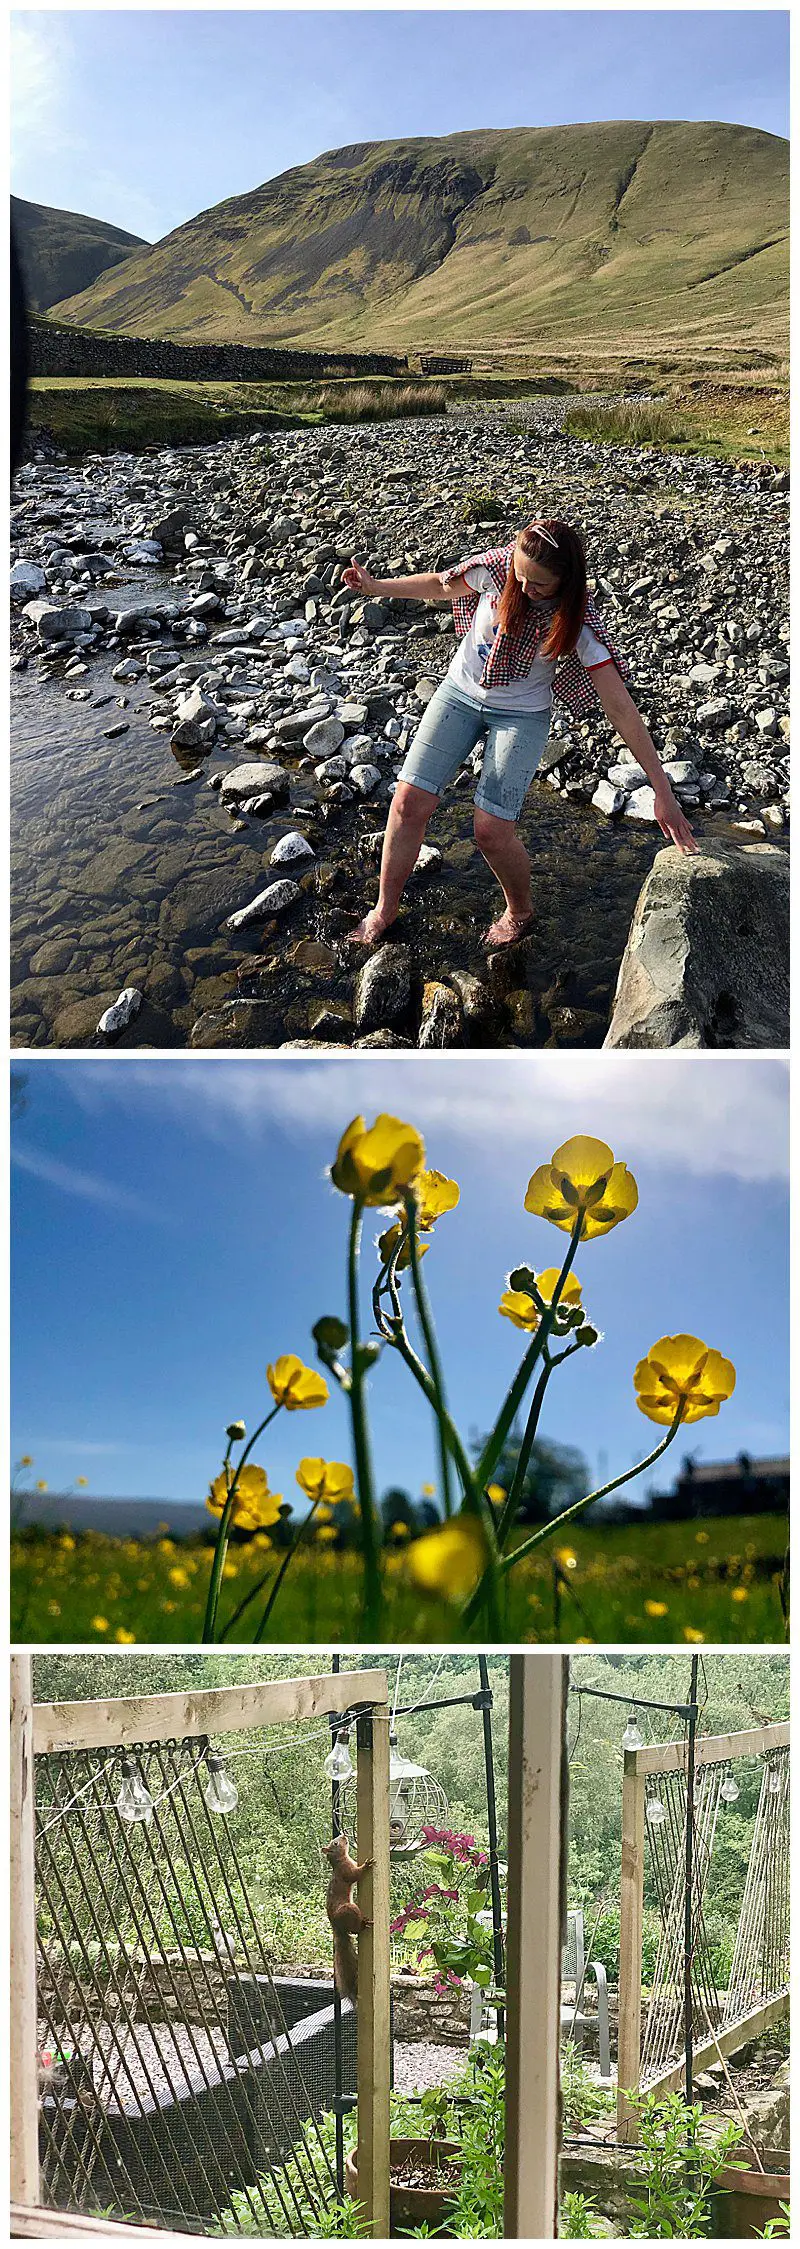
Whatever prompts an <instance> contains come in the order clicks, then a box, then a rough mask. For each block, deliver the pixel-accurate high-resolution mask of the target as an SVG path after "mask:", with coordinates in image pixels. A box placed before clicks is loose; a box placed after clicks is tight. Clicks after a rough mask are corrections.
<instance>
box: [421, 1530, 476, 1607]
mask: <svg viewBox="0 0 800 2249" xmlns="http://www.w3.org/2000/svg"><path fill="white" fill-rule="evenodd" d="M487 1560H488V1545H487V1541H486V1533H485V1531H484V1529H483V1525H482V1523H481V1522H480V1519H479V1517H478V1516H477V1515H464V1514H462V1515H454V1516H453V1517H452V1519H451V1521H450V1522H449V1523H443V1524H442V1527H441V1530H436V1531H426V1532H425V1536H424V1538H418V1539H415V1541H414V1544H413V1546H412V1547H411V1548H410V1550H409V1556H408V1567H409V1570H410V1573H411V1576H412V1578H413V1580H414V1583H415V1585H417V1586H418V1587H419V1588H420V1591H421V1592H423V1593H436V1594H438V1595H439V1597H440V1599H441V1600H444V1601H454V1602H455V1601H466V1600H467V1599H468V1598H469V1595H470V1593H474V1591H475V1587H476V1585H477V1583H478V1579H479V1577H480V1576H481V1574H482V1572H483V1570H484V1569H485V1567H486V1563H487Z"/></svg>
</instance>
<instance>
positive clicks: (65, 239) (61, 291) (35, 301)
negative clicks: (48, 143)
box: [11, 195, 149, 312]
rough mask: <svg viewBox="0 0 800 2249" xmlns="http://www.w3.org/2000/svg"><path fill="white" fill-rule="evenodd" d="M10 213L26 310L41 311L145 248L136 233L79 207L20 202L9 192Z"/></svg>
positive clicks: (18, 197) (82, 287)
mask: <svg viewBox="0 0 800 2249" xmlns="http://www.w3.org/2000/svg"><path fill="white" fill-rule="evenodd" d="M11 217H12V220H13V224H14V232H15V235H16V239H17V249H18V251H19V259H20V264H21V267H22V273H23V278H24V281H25V289H26V293H27V298H28V303H29V305H30V308H31V311H32V312H46V311H47V310H48V308H49V306H50V305H54V304H57V303H58V300H59V298H60V297H70V296H74V295H75V293H76V291H77V290H80V289H88V288H89V287H90V285H91V283H92V282H93V281H96V280H97V276H98V274H100V273H104V272H105V270H106V267H107V266H117V265H119V264H120V262H121V260H122V259H123V258H129V257H130V255H131V252H132V250H142V249H145V250H146V249H148V248H149V244H148V243H146V242H145V241H144V238H143V236H142V235H141V234H124V233H123V232H122V229H121V227H118V226H106V225H105V224H104V222H103V220H102V219H86V218H84V217H83V215H82V213H81V212H80V211H51V210H50V208H49V206H48V205H47V204H46V203H25V202H23V201H22V198H21V197H20V196H19V195H12V197H11Z"/></svg>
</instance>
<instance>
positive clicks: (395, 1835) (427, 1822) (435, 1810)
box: [341, 1734, 450, 1861]
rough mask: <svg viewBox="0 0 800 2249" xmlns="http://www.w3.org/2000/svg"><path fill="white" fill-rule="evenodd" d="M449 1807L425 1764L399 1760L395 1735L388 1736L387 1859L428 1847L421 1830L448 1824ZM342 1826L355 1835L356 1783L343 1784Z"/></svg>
mask: <svg viewBox="0 0 800 2249" xmlns="http://www.w3.org/2000/svg"><path fill="white" fill-rule="evenodd" d="M449 1810H450V1807H449V1804H448V1801H447V1797H446V1795H445V1791H444V1789H443V1788H442V1786H441V1783H440V1782H439V1781H438V1780H434V1778H433V1775H432V1774H431V1773H429V1771H428V1768H427V1766H426V1765H415V1764H414V1763H413V1762H412V1760H411V1758H410V1757H402V1756H401V1754H400V1751H399V1750H398V1747H397V1736H396V1734H390V1736H389V1856H390V1858H391V1859H393V1860H398V1861H399V1860H403V1859H413V1858H416V1857H417V1855H418V1853H419V1852H420V1851H424V1850H425V1848H426V1845H427V1837H426V1835H425V1834H424V1832H423V1830H424V1829H425V1828H426V1827H436V1828H441V1827H445V1826H446V1825H447V1819H448V1814H449ZM341 1812H342V1824H343V1826H344V1828H345V1830H346V1832H347V1833H348V1834H351V1833H355V1825H356V1782H355V1777H353V1779H347V1780H345V1781H344V1785H343V1787H342V1794H341Z"/></svg>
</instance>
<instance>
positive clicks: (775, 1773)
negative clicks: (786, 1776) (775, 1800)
mask: <svg viewBox="0 0 800 2249" xmlns="http://www.w3.org/2000/svg"><path fill="white" fill-rule="evenodd" d="M780 1785H781V1776H780V1770H779V1767H778V1766H777V1765H770V1768H769V1780H768V1781H767V1788H768V1789H769V1793H770V1796H777V1795H778V1794H779V1792H780Z"/></svg>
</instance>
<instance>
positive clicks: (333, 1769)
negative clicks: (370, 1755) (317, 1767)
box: [323, 1726, 355, 1788]
mask: <svg viewBox="0 0 800 2249" xmlns="http://www.w3.org/2000/svg"><path fill="white" fill-rule="evenodd" d="M323 1771H324V1772H326V1773H327V1775H328V1779H329V1780H334V1781H338V1784H339V1787H340V1788H343V1787H344V1784H345V1781H348V1780H352V1778H353V1774H354V1772H355V1766H354V1764H353V1760H352V1757H351V1755H350V1728H349V1726H340V1727H339V1731H338V1733H337V1735H336V1740H335V1741H334V1744H333V1748H332V1749H329V1751H328V1755H327V1757H326V1759H325V1763H324V1766H323Z"/></svg>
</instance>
